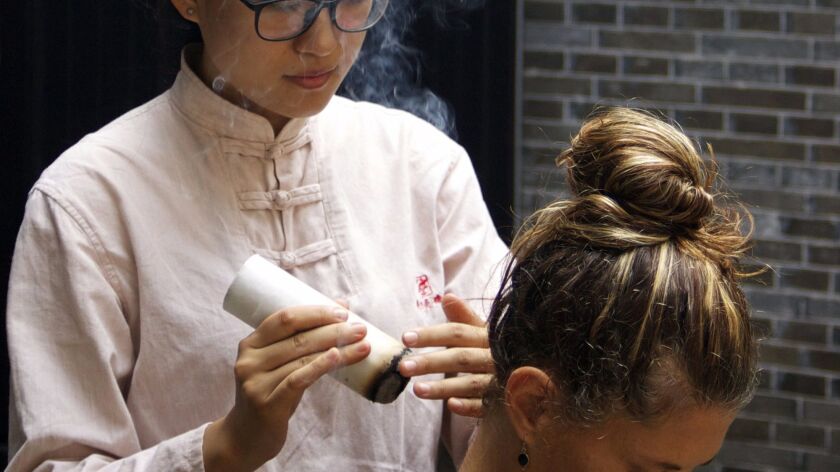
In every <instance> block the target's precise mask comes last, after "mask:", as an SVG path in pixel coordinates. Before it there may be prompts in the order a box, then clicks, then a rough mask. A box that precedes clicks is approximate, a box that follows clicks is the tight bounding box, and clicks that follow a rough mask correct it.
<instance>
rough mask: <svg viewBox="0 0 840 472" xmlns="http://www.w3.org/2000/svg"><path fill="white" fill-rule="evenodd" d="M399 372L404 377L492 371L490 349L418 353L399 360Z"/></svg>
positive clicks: (459, 349)
mask: <svg viewBox="0 0 840 472" xmlns="http://www.w3.org/2000/svg"><path fill="white" fill-rule="evenodd" d="M399 369H400V373H401V374H402V375H403V376H405V377H414V376H417V375H426V374H436V373H443V374H454V373H475V374H480V373H493V372H495V368H494V365H493V356H492V355H491V354H490V349H483V348H450V349H445V350H443V351H436V352H430V353H427V354H418V355H414V356H411V357H408V358H406V359H403V360H402V362H400V367H399Z"/></svg>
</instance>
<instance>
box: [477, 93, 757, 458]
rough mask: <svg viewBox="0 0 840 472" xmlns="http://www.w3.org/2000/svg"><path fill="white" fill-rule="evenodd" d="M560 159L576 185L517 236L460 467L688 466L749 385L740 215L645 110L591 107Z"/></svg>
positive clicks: (686, 146) (684, 145) (717, 435)
mask: <svg viewBox="0 0 840 472" xmlns="http://www.w3.org/2000/svg"><path fill="white" fill-rule="evenodd" d="M558 160H559V162H562V163H565V164H566V165H567V166H568V181H569V184H570V187H571V190H572V191H573V193H574V195H573V196H572V198H571V199H569V200H563V201H558V202H556V203H553V204H551V205H549V206H548V207H547V208H545V209H543V210H541V211H538V212H537V213H536V214H535V215H534V216H533V217H532V218H531V220H530V222H529V224H527V225H526V227H525V229H523V230H522V231H521V232H520V233H519V235H518V236H517V237H516V239H515V241H514V243H513V246H512V249H511V255H512V261H511V263H510V265H509V268H508V270H507V272H506V278H505V286H504V288H503V290H502V291H501V292H500V294H499V296H498V297H497V299H496V301H495V304H494V305H493V308H492V310H491V314H490V319H489V333H490V346H491V350H492V355H493V360H494V363H495V365H496V371H497V374H496V380H495V382H494V383H493V386H492V387H491V388H490V389H489V391H488V393H487V396H486V408H487V413H486V416H485V419H484V421H483V423H482V424H481V426H480V427H479V429H478V432H477V437H476V439H475V442H474V444H473V445H472V447H471V448H470V450H469V452H468V455H467V459H466V461H465V463H464V464H463V467H462V468H461V469H460V470H461V471H462V472H473V471H481V472H494V471H512V470H520V469H522V470H530V471H558V472H563V471H569V472H594V471H609V472H657V471H690V470H693V469H694V468H696V467H698V466H700V465H701V464H705V463H707V462H710V461H711V460H712V459H713V458H714V457H715V454H716V453H717V451H718V449H719V448H720V446H721V443H722V441H723V438H724V436H725V434H726V431H727V429H728V428H729V425H730V423H731V422H732V420H733V418H734V416H735V414H736V412H737V411H738V410H739V409H740V408H741V407H742V406H744V404H745V403H746V402H747V401H749V399H750V398H751V395H752V393H753V389H754V387H755V384H756V337H755V335H754V334H753V329H752V328H751V327H750V320H749V316H748V308H747V302H746V300H745V299H744V295H743V293H742V292H741V289H740V288H739V286H738V280H739V278H740V277H742V276H743V274H742V273H741V272H740V271H739V268H738V260H739V258H740V257H741V256H742V255H743V254H744V251H745V250H746V248H747V240H746V238H745V237H744V236H743V235H742V234H741V232H740V227H741V219H740V218H739V216H738V213H737V212H736V211H735V210H734V209H733V208H732V207H729V206H725V205H723V204H722V202H719V201H718V202H716V201H715V200H716V199H715V197H714V193H713V192H714V190H713V187H712V184H713V181H714V179H715V171H714V169H713V167H712V166H711V165H709V164H707V163H705V162H704V161H703V160H702V159H701V157H700V156H699V155H698V153H697V152H696V150H695V147H694V146H693V145H692V143H691V142H690V141H689V140H688V139H687V138H686V137H685V136H684V135H683V134H682V133H681V132H679V131H678V130H677V129H675V128H674V127H672V126H670V125H668V124H665V123H663V122H661V121H659V120H657V119H656V118H653V117H651V116H650V115H647V114H644V113H641V112H637V111H631V110H627V109H613V110H609V111H606V112H601V113H599V114H597V115H595V116H593V117H592V118H590V119H589V120H588V121H586V123H585V124H584V125H583V127H582V128H581V130H580V133H579V134H578V135H577V136H576V137H575V138H574V139H573V141H572V144H571V147H570V148H569V149H568V150H567V151H566V152H564V153H563V154H562V155H561V156H560V158H559V159H558Z"/></svg>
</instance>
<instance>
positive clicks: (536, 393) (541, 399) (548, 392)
mask: <svg viewBox="0 0 840 472" xmlns="http://www.w3.org/2000/svg"><path fill="white" fill-rule="evenodd" d="M554 390H555V388H554V383H553V382H552V381H551V377H549V376H548V374H546V373H545V372H543V371H542V370H540V369H537V368H536V367H520V368H518V369H516V370H514V371H513V373H511V374H510V377H508V381H507V384H506V385H505V400H506V404H507V406H508V408H507V414H508V417H509V419H510V422H511V424H512V425H513V428H514V429H515V430H516V435H517V436H519V437H520V438H521V439H522V440H523V441H525V442H526V443H529V444H532V443H533V441H534V439H536V437H537V436H538V432H537V431H538V429H539V423H540V420H541V419H542V420H545V419H546V418H544V416H545V415H546V414H548V412H547V411H546V408H547V406H548V401H549V400H550V399H551V398H552V396H553V392H554Z"/></svg>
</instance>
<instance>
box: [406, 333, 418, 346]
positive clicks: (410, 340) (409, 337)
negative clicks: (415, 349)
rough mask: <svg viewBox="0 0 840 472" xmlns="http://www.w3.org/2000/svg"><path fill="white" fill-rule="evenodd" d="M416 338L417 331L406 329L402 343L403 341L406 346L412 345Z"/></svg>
mask: <svg viewBox="0 0 840 472" xmlns="http://www.w3.org/2000/svg"><path fill="white" fill-rule="evenodd" d="M418 338H419V336H418V335H417V333H415V332H414V331H408V332H406V333H405V334H403V343H405V345H406V346H413V345H415V344H416V343H417V339H418Z"/></svg>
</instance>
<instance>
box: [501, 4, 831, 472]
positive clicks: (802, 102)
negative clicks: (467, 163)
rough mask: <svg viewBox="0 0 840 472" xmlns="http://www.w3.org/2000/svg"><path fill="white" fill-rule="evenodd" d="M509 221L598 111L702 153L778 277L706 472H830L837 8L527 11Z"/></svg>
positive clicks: (555, 180) (554, 188) (532, 201)
mask: <svg viewBox="0 0 840 472" xmlns="http://www.w3.org/2000/svg"><path fill="white" fill-rule="evenodd" d="M522 4H523V8H524V21H525V23H524V26H525V28H524V33H523V41H522V47H523V64H522V69H521V70H520V73H521V85H522V91H521V92H522V93H521V95H520V96H521V97H522V102H521V105H522V116H521V117H520V118H521V120H520V123H521V129H520V130H519V132H520V133H521V139H520V140H519V141H520V146H519V152H520V160H519V165H520V167H519V172H518V173H517V175H518V176H519V177H518V182H517V188H518V195H517V197H518V200H517V211H518V213H519V214H520V215H521V214H527V213H528V212H530V211H531V210H532V209H534V208H536V207H537V206H539V205H541V204H543V203H545V202H546V201H548V199H550V198H553V197H554V196H556V195H557V194H558V193H559V194H563V193H564V189H563V185H562V180H563V175H562V174H561V173H559V172H558V171H556V170H554V164H553V159H554V157H555V156H556V154H557V153H558V151H559V150H561V149H562V148H563V143H564V142H568V140H569V137H570V135H572V134H573V133H574V132H575V131H576V129H577V126H578V125H579V123H580V120H581V119H582V118H584V117H585V116H586V115H587V114H588V113H589V112H590V110H591V109H592V108H593V106H594V105H596V104H602V105H627V104H630V105H633V106H637V107H644V108H653V109H658V110H661V111H663V112H664V113H666V114H667V115H669V116H671V117H673V118H675V119H676V120H678V121H679V122H680V123H681V124H682V126H683V127H684V128H685V129H686V131H687V132H688V133H689V134H690V135H692V136H693V137H696V138H698V139H699V140H700V141H702V142H710V143H712V145H713V146H714V148H715V150H716V154H717V155H718V157H719V160H720V162H721V164H722V172H723V176H724V177H725V179H726V182H727V184H728V186H729V188H730V190H731V191H733V192H734V193H737V194H739V195H740V196H741V198H742V199H743V200H744V201H745V202H747V203H748V204H749V205H750V206H751V209H752V211H753V214H754V216H755V221H756V238H757V244H756V247H755V251H754V255H755V256H756V257H757V258H758V259H760V260H761V261H763V262H765V263H768V264H770V265H771V266H772V267H773V269H774V270H773V272H769V273H767V274H766V275H765V276H763V277H761V280H760V281H758V282H760V284H759V283H758V282H756V283H752V284H750V285H748V286H747V291H748V293H749V297H750V300H751V302H752V304H753V308H754V311H755V319H756V320H757V321H758V322H760V323H761V324H762V325H765V326H767V327H768V328H769V329H770V330H771V332H772V335H771V337H770V338H769V339H767V340H766V341H765V342H764V343H763V346H762V367H763V369H764V375H763V380H762V383H761V388H760V390H759V392H758V395H757V396H756V398H755V400H754V401H753V402H752V403H751V404H750V405H749V406H748V407H747V408H746V410H745V411H744V412H743V413H742V414H741V415H740V417H739V418H738V419H737V420H736V422H735V423H734V424H733V426H732V429H731V431H730V434H729V436H728V438H727V442H726V444H725V445H724V448H723V450H722V452H721V454H720V455H719V458H718V460H717V461H716V462H715V463H714V464H713V465H712V466H710V467H708V468H707V470H715V471H800V470H808V471H813V472H818V471H829V470H831V471H840V86H839V85H838V84H840V78H838V73H840V70H838V65H840V0H752V1H746V0H730V1H721V0H717V1H714V0H707V1H700V0H683V1H668V0H659V1H612V0H602V1H583V0H581V1H571V0H569V1H563V0H522Z"/></svg>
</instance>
